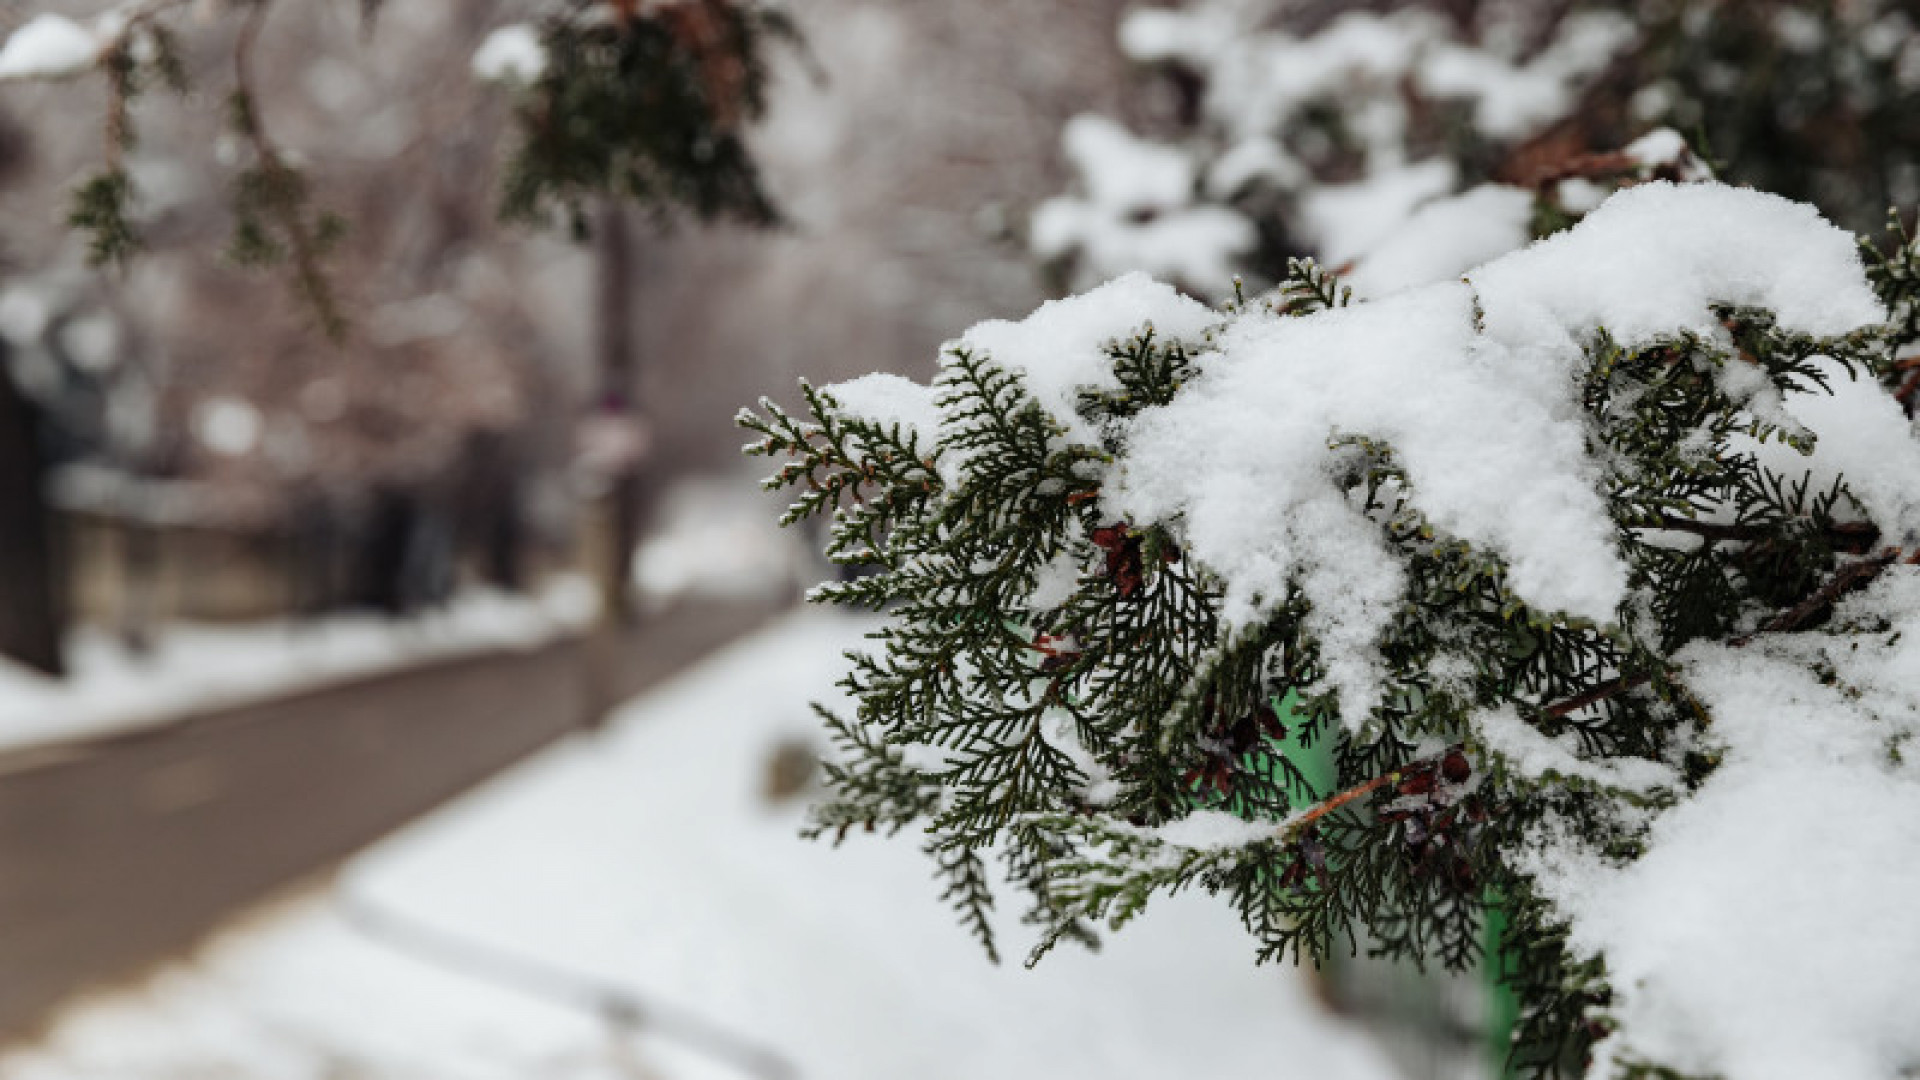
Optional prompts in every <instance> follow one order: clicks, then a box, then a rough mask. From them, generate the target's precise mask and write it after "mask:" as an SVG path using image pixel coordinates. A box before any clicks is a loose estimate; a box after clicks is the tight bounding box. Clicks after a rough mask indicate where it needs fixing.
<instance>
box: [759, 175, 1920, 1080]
mask: <svg viewBox="0 0 1920 1080" xmlns="http://www.w3.org/2000/svg"><path fill="white" fill-rule="evenodd" d="M1870 261H1871V262H1872V263H1873V265H1872V267H1871V273H1869V267H1868V266H1867V265H1864V264H1863V259H1862V256H1861V253H1860V248H1858V247H1857V246H1856V244H1855V242H1854V241H1853V239H1852V238H1851V237H1850V236H1849V235H1847V234H1846V233H1844V232H1842V231H1840V230H1838V229H1836V228H1834V227H1833V226H1831V225H1829V224H1827V223H1826V222H1825V221H1823V220H1822V219H1821V218H1820V216H1819V215H1818V214H1817V213H1816V212H1815V211H1814V210H1813V209H1812V208H1810V207H1807V206H1804V205H1800V204H1796V203H1792V202H1789V201H1787V200H1784V199H1781V198H1778V197H1775V196H1771V195H1766V194H1761V193H1757V192H1753V191H1748V190H1741V189H1734V188H1728V187H1722V186H1718V185H1712V184H1694V185H1684V186H1675V185H1672V184H1667V183H1651V184H1646V185H1641V186H1638V187H1635V188H1632V189H1630V190H1627V191H1625V192H1623V193H1621V194H1618V195H1616V196H1614V197H1613V198H1612V199H1610V200H1609V201H1607V202H1606V203H1605V204H1603V205H1601V206H1600V207H1599V208H1598V209H1596V210H1594V211H1593V212H1592V213H1591V214H1590V215H1588V216H1587V217H1586V218H1585V220H1584V221H1582V222H1581V223H1580V224H1578V225H1576V226H1574V227H1573V228H1571V229H1569V230H1567V231H1564V232H1561V233H1558V234H1556V235H1554V236H1552V237H1550V238H1548V239H1546V240H1544V241H1542V242H1540V243H1538V244H1536V245H1534V246H1532V247H1529V248H1527V249H1526V250H1523V251H1520V252H1517V253H1513V254H1509V255H1507V256H1505V257H1502V258H1499V259H1496V260H1494V261H1492V262H1490V263H1487V264H1486V265H1484V266H1481V267H1479V268H1477V269H1473V270H1470V271H1469V272H1467V273H1466V274H1465V275H1464V276H1463V277H1462V278H1461V279H1459V280H1454V281H1447V282H1442V283H1438V284H1433V285H1429V286H1424V287H1419V288H1413V289H1408V290H1405V291H1402V292H1399V293H1397V294H1395V295H1393V296H1390V297H1386V298H1383V299H1378V300H1371V301H1368V300H1360V301H1354V300H1352V299H1351V297H1350V294H1349V293H1348V292H1347V290H1346V289H1345V288H1344V287H1343V286H1342V285H1341V284H1340V283H1339V281H1338V280H1337V279H1336V278H1335V277H1333V276H1332V275H1329V274H1327V273H1325V272H1323V271H1321V270H1320V269H1318V268H1317V267H1315V266H1313V265H1312V264H1310V263H1305V262H1299V263H1296V264H1294V266H1293V268H1292V270H1291V271H1290V273H1289V275H1288V277H1287V279H1286V280H1285V281H1284V282H1283V283H1282V287H1281V288H1280V289H1279V290H1278V291H1277V292H1276V293H1275V294H1274V295H1273V297H1272V298H1271V299H1267V300H1261V301H1257V302H1246V301H1235V302H1232V303H1229V304H1228V305H1227V306H1225V307H1223V308H1219V309H1215V308H1210V307H1207V306H1205V305H1202V304H1200V303H1198V302H1196V301H1194V300H1192V299H1189V298H1186V297H1184V296H1182V295H1181V294H1180V293H1178V292H1177V291H1175V290H1174V289H1172V288H1170V287H1168V286H1166V285H1163V284H1158V283H1155V282H1153V281H1151V280H1150V279H1148V278H1146V277H1144V276H1141V275H1133V276H1127V277H1123V278H1121V279H1119V280H1116V281H1114V282H1112V283H1110V284H1107V285H1104V286H1101V287H1099V288H1096V289H1094V290H1092V291H1090V292H1087V293H1085V294H1084V295H1080V296H1075V297H1072V298H1070V299H1066V300H1061V301H1056V302H1054V303H1051V304H1048V305H1046V306H1044V307H1042V308H1041V309H1040V310H1038V311H1037V312H1035V313H1034V314H1033V315H1032V316H1030V317H1029V318H1027V319H1025V320H1024V321H1021V322H1018V323H1007V322H993V323H986V324H982V325H979V326H976V327H974V328H973V329H972V330H970V331H968V332H967V333H966V334H965V335H964V336H962V337H961V338H960V339H959V340H957V341H956V342H954V343H952V344H951V345H950V346H949V347H948V349H947V350H946V353H945V356H944V357H943V360H942V368H941V370H940V373H939V375H938V376H937V377H936V379H935V380H934V382H933V384H932V385H931V386H921V385H917V384H915V383H912V382H909V381H907V380H904V379H901V378H898V377H895V376H890V375H872V376H868V377H865V378H862V379H858V380H855V381H853V382H850V383H845V384H842V385H838V386H832V387H827V388H824V389H815V388H811V387H809V388H807V389H806V397H807V403H808V408H809V412H810V415H807V416H805V417H800V416H794V415H791V414H789V413H787V412H784V411H782V410H780V409H779V408H777V407H775V406H773V405H771V404H766V403H763V406H762V410H761V412H759V413H757V414H756V413H751V412H749V413H743V414H742V422H743V423H744V424H745V425H746V426H747V427H748V428H750V429H752V430H753V431H755V432H757V433H758V435H759V441H758V442H756V443H755V444H753V445H752V446H750V447H749V449H750V450H751V451H752V452H755V453H759V454H765V455H769V456H775V457H783V458H786V459H788V460H787V461H786V463H785V464H784V465H783V467H782V468H781V469H780V471H779V472H778V473H777V474H776V475H775V476H774V477H772V478H771V479H770V480H769V486H771V487H791V488H793V489H794V490H795V491H796V492H797V501H796V502H795V504H794V506H793V509H792V511H791V512H790V513H789V515H788V520H789V521H795V520H799V519H803V518H808V517H812V516H815V515H825V516H831V518H832V523H833V528H832V539H831V543H830V553H831V554H832V555H834V557H836V558H837V559H839V560H840V561H842V562H845V563H848V564H851V565H853V566H855V567H859V568H862V569H864V570H865V571H868V574H867V576H862V577H855V578H853V579H852V580H849V581H845V582H839V583H829V584H825V585H822V586H820V587H819V588H818V589H817V590H816V591H815V593H814V594H813V595H814V598H815V599H817V600H820V601H824V602H830V603H839V604H852V605H859V606H869V607H877V608H881V609H883V610H885V611H886V612H887V622H886V625H885V627H884V629H882V630H880V631H879V632H878V633H876V634H875V636H874V647H873V650H872V651H871V652H870V653H868V654H865V655H862V656H859V657H856V658H855V666H854V669H853V672H852V674H851V675H850V676H849V677H848V679H847V681H846V686H847V688H848V690H849V691H850V693H851V695H852V697H853V699H854V701H856V702H857V712H856V713H854V714H853V715H850V716H831V715H830V716H827V717H826V719H827V722H828V725H829V727H830V728H831V730H832V731H833V733H834V735H835V737H836V739H837V741H838V743H839V748H840V756H839V759H838V760H837V761H835V762H834V763H832V764H831V765H830V766H829V775H830V779H831V781H832V784H833V795H832V798H831V799H830V800H829V801H828V802H826V803H825V804H824V805H823V806H821V807H820V808H819V809H818V812H817V818H816V826H815V828H816V830H817V832H819V833H821V834H824V835H826V836H829V837H840V836H844V835H845V834H846V833H848V832H849V831H852V830H869V831H871V830H881V831H886V832H894V831H898V830H902V829H911V830H913V832H914V833H915V834H916V835H918V836H920V837H921V838H922V840H923V842H924V844H925V846H926V848H927V850H928V851H929V852H930V854H931V855H932V856H933V858H934V861H935V863H936V865H937V867H938V873H939V876H940V877H941V878H942V880H943V881H944V882H945V886H946V895H947V897H948V898H949V899H950V900H951V901H952V903H953V904H954V905H955V906H956V908H957V909H958V911H959V912H960V914H961V917H962V919H963V921H964V922H965V923H966V924H967V925H968V926H969V927H970V928H971V929H972V930H973V931H974V932H976V933H977V934H978V935H979V936H980V937H981V938H982V939H983V940H984V941H986V942H987V943H988V944H989V947H990V948H991V947H992V946H993V943H994V941H995V937H994V928H993V927H992V925H991V922H990V916H991V909H992V904H993V897H992V892H991V885H990V881H991V879H992V878H993V876H994V874H993V873H992V872H990V871H989V869H988V865H987V861H988V860H989V859H991V858H994V857H996V856H997V857H998V858H999V859H1000V860H1002V861H1003V863H1004V871H1005V875H1006V877H1007V878H1008V879H1009V880H1010V881H1012V882H1013V883H1015V885H1016V886H1017V887H1019V888H1021V889H1023V890H1024V891H1025V892H1027V893H1028V894H1029V898H1030V900H1031V902H1032V903H1031V908H1030V911H1029V914H1028V916H1027V918H1028V921H1029V922H1031V923H1032V924H1034V925H1035V926H1036V927H1037V928H1038V932H1039V940H1038V944H1037V947H1036V948H1035V949H1034V952H1033V956H1034V957H1035V958H1038V956H1039V955H1040V954H1042V953H1044V952H1046V951H1047V950H1048V949H1049V948H1051V947H1052V946H1053V945H1054V944H1055V943H1057V942H1058V941H1059V940H1061V939H1063V938H1071V939H1075V940H1081V941H1091V940H1093V938H1094V934H1095V932H1096V930H1097V929H1098V928H1099V927H1100V926H1102V925H1103V924H1104V925H1105V926H1107V927H1110V928H1118V927H1119V926H1120V925H1122V924H1124V923H1125V922H1127V921H1128V920H1130V919H1131V918H1133V917H1134V916H1135V915H1137V914H1138V913H1139V912H1140V911H1141V910H1142V909H1143V908H1144V907H1145V906H1146V905H1147V904H1148V902H1149V899H1150V898H1151V897H1152V896H1154V895H1156V894H1158V893H1162V892H1168V891H1173V890H1178V889H1183V888H1199V889H1203V890H1206V891H1208V892H1211V893H1214V894H1217V895H1218V896H1220V897H1221V898H1222V899H1224V900H1225V901H1226V902H1228V903H1230V904H1232V905H1233V906H1234V908H1236V909H1237V910H1238V912H1239V913H1240V915H1241V917H1242V918H1243V920H1244V922H1245V925H1246V927H1247V929H1248V930H1249V931H1250V933H1251V934H1252V936H1253V938H1254V941H1255V947H1256V949H1257V952H1258V955H1259V957H1260V958H1262V959H1278V958H1283V957H1286V956H1288V955H1292V956H1294V957H1295V958H1301V957H1305V958H1309V959H1318V958H1322V957H1325V956H1327V955H1329V954H1331V953H1333V952H1335V951H1339V950H1344V949H1346V948H1347V947H1349V944H1350V943H1352V942H1354V941H1356V940H1357V939H1365V940H1368V941H1371V942H1373V943H1374V944H1375V945H1376V946H1377V947H1378V948H1380V949H1383V950H1385V952H1387V953H1388V954H1390V955H1395V956H1402V957H1413V958H1416V959H1424V960H1427V961H1438V962H1443V963H1445V964H1448V965H1453V966H1462V965H1467V964H1470V963H1473V962H1475V961H1476V960H1477V959H1478V954H1479V952H1480V949H1481V944H1480V942H1481V937H1480V932H1481V920H1482V913H1483V911H1484V910H1485V908H1486V905H1487V904H1489V903H1491V904H1493V905H1495V906H1497V907H1499V908H1501V909H1502V911H1503V914H1504V916H1505V920H1506V930H1505V932H1504V937H1503V939H1502V941H1501V954H1502V958H1501V959H1502V964H1501V966H1502V968H1503V969H1504V971H1505V978H1506V979H1507V981H1508V982H1509V983H1510V985H1511V986H1512V987H1513V989H1514V990H1515V991H1516V992H1517V993H1518V994H1519V996H1520V998H1521V1001H1522V1004H1523V1016H1522V1021H1521V1024H1520V1026H1519V1029H1518V1031H1517V1033H1516V1044H1515V1055H1516V1058H1515V1060H1516V1062H1517V1063H1518V1064H1519V1065H1520V1066H1521V1067H1522V1068H1523V1069H1524V1070H1525V1071H1527V1072H1529V1073H1534V1074H1553V1073H1560V1074H1564V1073H1567V1072H1572V1073H1575V1074H1580V1073H1584V1075H1587V1076H1590V1077H1595V1078H1611V1077H1622V1076H1627V1077H1656V1076H1658V1077H1668V1078H1673V1077H1702V1078H1704V1077H1709V1076H1712V1077H1722V1078H1725V1080H1755V1078H1773V1077H1781V1078H1786V1077H1796V1078H1797V1077H1807V1076H1821V1077H1831V1078H1837V1080H1853V1078H1862V1080H1864V1078H1869V1077H1873V1078H1882V1077H1894V1076H1899V1075H1912V1072H1913V1070H1915V1069H1920V1025H1915V1024H1914V1023H1913V1004H1912V1003H1913V1002H1914V1001H1915V1000H1920V921H1916V920H1915V919H1913V918H1912V917H1911V912H1910V911H1909V908H1910V906H1911V898H1912V897H1913V896H1915V895H1920V766H1917V765H1916V764H1915V762H1916V754H1915V751H1914V744H1913V739H1914V736H1915V734H1916V732H1920V565H1916V564H1917V563H1920V440H1916V438H1915V433H1914V429H1913V426H1912V423H1911V421H1910V419H1909V418H1908V417H1907V415H1906V414H1905V412H1904V411H1903V409H1902V408H1901V407H1900V405H1899V403H1897V402H1896V401H1895V400H1894V397H1893V396H1892V395H1891V394H1889V392H1888V391H1887V389H1886V387H1885V385H1884V384H1883V383H1882V381H1881V378H1880V377H1885V376H1887V375H1888V373H1889V371H1890V369H1891V368H1893V367H1894V366H1896V364H1897V363H1898V361H1896V359H1895V358H1896V356H1898V355H1899V352H1900V349H1899V347H1900V346H1901V345H1903V344H1905V343H1906V342H1908V341H1909V340H1911V338H1912V327H1913V325H1914V319H1915V314H1914V304H1915V300H1916V297H1920V288H1916V285H1915V277H1914V275H1913V274H1912V273H1911V270H1912V268H1913V267H1914V265H1915V255H1914V253H1913V251H1912V250H1911V249H1910V248H1902V249H1900V250H1899V251H1897V252H1895V253H1894V255H1892V256H1890V257H1888V258H1885V259H1880V258H1877V257H1876V258H1873V259H1871V260H1870ZM1890 315H1891V318H1890V317H1889V316H1890ZM1303 747H1305V748H1314V749H1317V750H1319V751H1320V752H1323V753H1326V752H1330V753H1331V755H1332V758H1333V760H1334V762H1335V764H1336V766H1337V780H1335V781H1334V782H1333V783H1331V784H1327V783H1316V782H1315V781H1313V780H1312V779H1311V778H1310V777H1309V775H1308V774H1307V773H1306V772H1304V771H1303V770H1302V768H1301V764H1300V762H1301V760H1302V758H1301V749H1302V748H1303Z"/></svg>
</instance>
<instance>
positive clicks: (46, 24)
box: [0, 13, 101, 79]
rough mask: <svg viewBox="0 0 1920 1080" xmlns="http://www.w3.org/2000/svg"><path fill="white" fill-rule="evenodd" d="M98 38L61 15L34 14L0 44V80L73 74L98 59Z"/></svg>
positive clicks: (47, 77) (46, 77)
mask: <svg viewBox="0 0 1920 1080" xmlns="http://www.w3.org/2000/svg"><path fill="white" fill-rule="evenodd" d="M100 46H101V39H100V37H99V35H97V34H95V33H94V32H93V31H92V30H89V29H87V28H86V27H84V26H81V25H80V24H79V23H77V22H74V21H73V20H72V19H69V18H67V17H65V16H63V15H54V14H51V13H46V14H40V15H35V16H34V17H33V18H31V19H29V20H27V22H26V24H25V25H23V26H21V27H20V29H18V30H15V31H14V32H13V33H12V34H10V35H9V36H8V37H7V42H6V44H5V45H0V79H50V78H58V77H60V76H63V75H77V74H79V73H80V72H83V71H85V70H87V69H88V68H90V67H92V66H93V65H94V63H95V62H97V61H98V60H99V59H100Z"/></svg>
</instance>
